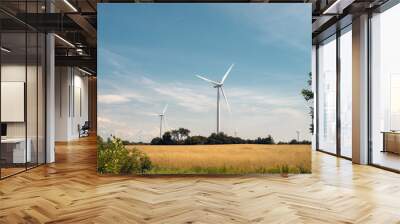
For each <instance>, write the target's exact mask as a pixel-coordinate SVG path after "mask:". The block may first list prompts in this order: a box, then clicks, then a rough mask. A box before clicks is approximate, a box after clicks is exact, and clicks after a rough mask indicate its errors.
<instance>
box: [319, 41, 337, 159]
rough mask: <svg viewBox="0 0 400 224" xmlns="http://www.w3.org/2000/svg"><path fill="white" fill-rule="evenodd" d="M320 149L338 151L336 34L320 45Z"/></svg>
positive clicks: (331, 151)
mask: <svg viewBox="0 0 400 224" xmlns="http://www.w3.org/2000/svg"><path fill="white" fill-rule="evenodd" d="M317 122H318V149H319V150H322V151H326V152H329V153H336V36H335V35H334V36H332V37H330V38H329V39H327V40H326V41H324V42H322V43H321V44H320V45H319V47H318V121H317Z"/></svg>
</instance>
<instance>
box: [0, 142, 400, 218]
mask: <svg viewBox="0 0 400 224" xmlns="http://www.w3.org/2000/svg"><path fill="white" fill-rule="evenodd" d="M56 155H57V162H56V163H55V164H51V165H47V166H42V167H39V168H36V169H34V170H30V171H28V172H26V173H22V174H20V175H17V176H14V177H11V178H8V179H5V180H3V181H0V223H45V222H47V223H374V224H375V223H385V224H386V223H400V175H398V174H395V173H390V172H387V171H384V170H380V169H377V168H373V167H369V166H358V165H352V164H351V162H349V161H347V160H343V159H337V158H335V157H333V156H330V155H326V154H322V153H318V152H313V174H311V175H293V176H290V177H289V178H282V177H280V176H276V175H269V176H258V177H257V176H252V177H250V176H247V177H219V178H215V177H214V178H211V177H181V178H177V177H174V178H172V177H163V178H160V177H157V178H148V177H115V176H113V177H111V176H106V177H102V176H98V175H97V174H96V168H95V166H96V147H95V141H94V138H87V139H85V140H82V141H79V142H73V143H70V144H58V145H57V154H56Z"/></svg>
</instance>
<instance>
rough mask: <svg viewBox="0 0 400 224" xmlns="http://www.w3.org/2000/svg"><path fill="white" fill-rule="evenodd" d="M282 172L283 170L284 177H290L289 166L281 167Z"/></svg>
mask: <svg viewBox="0 0 400 224" xmlns="http://www.w3.org/2000/svg"><path fill="white" fill-rule="evenodd" d="M280 170H281V175H282V176H284V177H287V176H288V173H289V166H288V165H287V164H285V165H282V166H281V167H280Z"/></svg>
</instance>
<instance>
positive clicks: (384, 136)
mask: <svg viewBox="0 0 400 224" xmlns="http://www.w3.org/2000/svg"><path fill="white" fill-rule="evenodd" d="M399 21H400V5H396V6H393V7H392V8H390V9H388V10H386V11H384V12H382V13H380V14H375V15H374V16H373V17H372V18H371V34H372V37H371V40H372V49H371V52H372V55H371V58H372V63H371V65H372V72H371V102H370V104H371V111H370V116H371V121H372V124H371V130H370V131H371V135H372V136H371V138H372V139H371V140H372V152H371V155H370V156H371V158H372V163H373V164H375V165H379V166H384V167H387V168H391V169H396V170H400V103H399V102H400V63H399V52H400V42H399V40H400V32H399V29H398V24H399Z"/></svg>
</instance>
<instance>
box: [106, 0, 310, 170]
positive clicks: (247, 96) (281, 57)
mask: <svg viewBox="0 0 400 224" xmlns="http://www.w3.org/2000/svg"><path fill="white" fill-rule="evenodd" d="M116 24H118V25H116ZM310 33H311V6H310V5H308V4H254V3H252V4H99V5H98V135H99V136H98V172H100V173H103V174H107V173H111V174H256V173H257V174H259V173H261V174H264V173H278V174H279V173H280V174H284V175H285V174H287V173H310V172H311V145H310V144H311V143H310V140H311V133H310V131H312V130H313V128H312V126H311V127H310V123H311V122H312V119H311V117H310V110H311V111H312V110H313V106H312V105H313V103H312V100H313V93H312V92H311V90H310V85H311V81H310V80H309V78H310V71H311V35H310ZM311 114H312V113H311Z"/></svg>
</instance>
